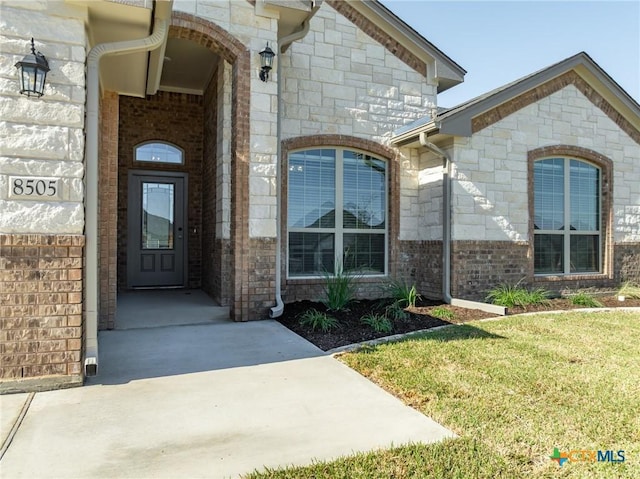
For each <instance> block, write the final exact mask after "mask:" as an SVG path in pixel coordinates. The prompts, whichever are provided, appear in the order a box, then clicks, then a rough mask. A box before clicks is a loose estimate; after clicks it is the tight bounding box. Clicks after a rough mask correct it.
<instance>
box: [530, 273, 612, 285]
mask: <svg viewBox="0 0 640 479" xmlns="http://www.w3.org/2000/svg"><path fill="white" fill-rule="evenodd" d="M602 279H611V277H610V275H608V274H606V273H579V274H548V275H541V274H538V275H534V276H533V281H535V282H550V283H551V282H556V281H589V280H602Z"/></svg>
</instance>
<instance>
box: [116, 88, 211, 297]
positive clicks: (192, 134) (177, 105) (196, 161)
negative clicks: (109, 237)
mask: <svg viewBox="0 0 640 479" xmlns="http://www.w3.org/2000/svg"><path fill="white" fill-rule="evenodd" d="M203 125H204V109H203V99H202V97H201V96H196V95H186V94H180V93H167V92H158V94H157V95H154V96H150V97H147V98H146V99H144V98H132V97H125V96H123V97H120V122H119V127H118V131H119V142H118V189H119V196H118V286H119V288H126V283H127V199H128V194H127V187H128V173H129V170H131V169H138V170H148V171H174V172H185V173H188V174H189V180H188V212H187V214H188V235H189V237H188V246H187V248H188V256H189V257H188V267H189V278H188V287H190V288H199V287H200V286H201V264H202V258H201V247H202V156H203ZM148 140H161V141H166V142H169V143H173V144H174V145H177V146H179V147H181V148H182V149H184V152H185V159H184V164H183V165H166V164H163V165H159V164H158V165H156V164H151V163H137V164H136V163H134V159H133V152H134V147H135V146H136V145H137V144H139V143H141V142H144V141H148ZM194 231H195V232H194Z"/></svg>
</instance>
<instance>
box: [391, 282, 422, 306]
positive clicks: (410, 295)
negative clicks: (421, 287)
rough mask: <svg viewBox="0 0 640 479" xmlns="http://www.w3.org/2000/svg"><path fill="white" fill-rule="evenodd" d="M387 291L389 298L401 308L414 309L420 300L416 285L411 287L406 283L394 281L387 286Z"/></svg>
mask: <svg viewBox="0 0 640 479" xmlns="http://www.w3.org/2000/svg"><path fill="white" fill-rule="evenodd" d="M385 290H386V292H387V294H389V296H391V297H392V298H393V299H395V300H396V302H398V303H400V306H402V307H405V308H409V307H411V308H413V307H414V306H415V305H416V301H417V300H418V299H419V298H420V295H419V294H418V291H417V290H416V286H415V284H412V285H409V284H408V283H405V282H404V281H398V280H392V281H390V282H389V284H387V286H386V288H385Z"/></svg>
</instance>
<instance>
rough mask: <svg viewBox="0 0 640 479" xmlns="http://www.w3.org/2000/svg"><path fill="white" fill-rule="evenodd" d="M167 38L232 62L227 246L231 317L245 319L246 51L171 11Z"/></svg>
mask: <svg viewBox="0 0 640 479" xmlns="http://www.w3.org/2000/svg"><path fill="white" fill-rule="evenodd" d="M169 36H170V37H171V38H180V39H188V40H191V41H193V42H195V43H197V44H199V45H201V46H204V47H206V48H208V49H210V50H211V51H213V52H215V53H216V54H218V55H220V56H221V57H222V58H224V59H225V60H226V61H227V62H228V63H230V64H231V65H232V68H233V70H232V105H231V131H232V136H231V171H232V178H231V249H232V257H233V264H232V267H231V274H232V275H233V291H234V296H233V302H232V313H231V314H232V317H233V319H234V320H236V321H246V320H248V319H249V261H248V253H249V251H248V247H249V220H248V218H249V157H250V153H249V152H250V150H249V141H250V138H249V136H250V129H249V112H250V99H251V59H250V52H249V50H247V48H246V47H245V45H244V44H243V43H242V42H240V41H239V40H238V39H237V38H235V37H233V36H232V35H230V34H229V33H228V32H226V31H225V30H223V29H222V28H221V27H219V26H218V25H216V24H214V23H212V22H210V21H208V20H205V19H203V18H200V17H197V16H194V15H191V14H188V13H184V12H174V13H173V15H172V18H171V26H170V28H169Z"/></svg>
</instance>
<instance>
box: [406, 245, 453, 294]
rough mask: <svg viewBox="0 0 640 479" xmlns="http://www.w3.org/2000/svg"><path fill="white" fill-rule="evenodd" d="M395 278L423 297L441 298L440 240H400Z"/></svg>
mask: <svg viewBox="0 0 640 479" xmlns="http://www.w3.org/2000/svg"><path fill="white" fill-rule="evenodd" d="M395 270H396V275H395V278H396V279H398V280H400V281H404V282H406V283H408V284H415V285H416V289H417V290H418V293H420V294H421V295H422V296H423V297H425V298H432V299H441V298H442V241H400V242H399V243H398V259H397V265H396V268H395Z"/></svg>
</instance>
